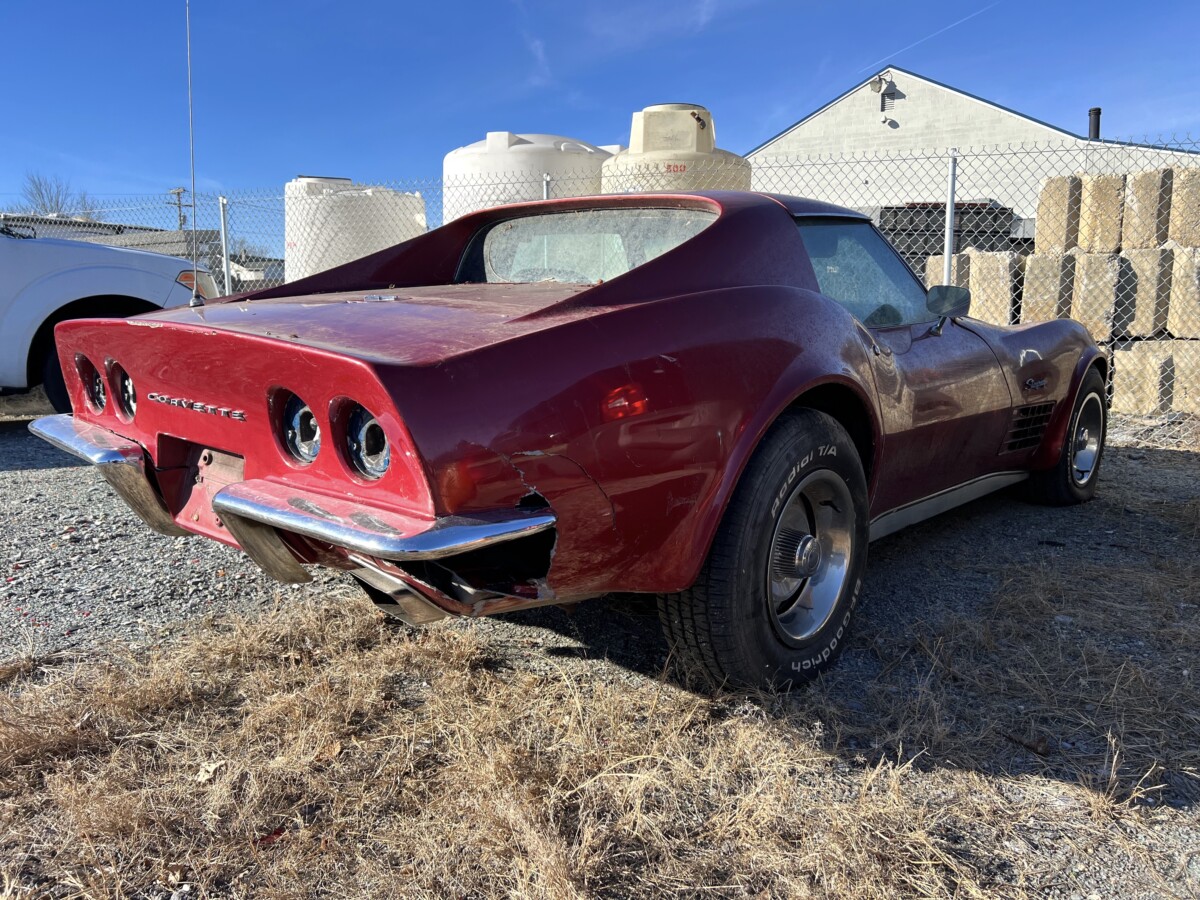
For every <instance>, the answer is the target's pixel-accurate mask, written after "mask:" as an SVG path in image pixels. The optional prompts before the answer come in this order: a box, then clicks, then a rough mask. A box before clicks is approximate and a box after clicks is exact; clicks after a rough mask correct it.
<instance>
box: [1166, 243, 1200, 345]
mask: <svg viewBox="0 0 1200 900" xmlns="http://www.w3.org/2000/svg"><path fill="white" fill-rule="evenodd" d="M1172 255H1173V257H1174V259H1173V264H1172V266H1171V295H1170V301H1169V303H1168V306H1167V330H1168V331H1169V332H1171V336H1172V337H1177V338H1200V250H1197V249H1196V248H1194V247H1175V248H1174V252H1173V254H1172Z"/></svg>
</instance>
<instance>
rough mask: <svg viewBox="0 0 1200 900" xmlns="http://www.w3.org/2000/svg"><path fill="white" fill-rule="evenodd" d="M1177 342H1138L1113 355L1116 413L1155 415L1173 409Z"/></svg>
mask: <svg viewBox="0 0 1200 900" xmlns="http://www.w3.org/2000/svg"><path fill="white" fill-rule="evenodd" d="M1174 343H1177V342H1176V341H1138V342H1136V343H1133V344H1129V345H1128V346H1126V347H1122V348H1119V349H1117V350H1115V351H1114V352H1113V355H1112V366H1113V396H1112V411H1113V412H1114V413H1123V414H1125V415H1134V416H1154V415H1161V414H1163V413H1165V412H1168V411H1169V410H1170V408H1171V401H1172V392H1173V391H1174V388H1175V361H1174V358H1173V353H1172V349H1173V348H1172V347H1171V345H1172V344H1174Z"/></svg>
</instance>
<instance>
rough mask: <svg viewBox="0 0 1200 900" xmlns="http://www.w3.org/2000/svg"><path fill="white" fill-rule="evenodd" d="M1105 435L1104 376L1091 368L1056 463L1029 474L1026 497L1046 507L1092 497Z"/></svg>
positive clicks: (1081, 389)
mask: <svg viewBox="0 0 1200 900" xmlns="http://www.w3.org/2000/svg"><path fill="white" fill-rule="evenodd" d="M1107 435H1108V406H1107V405H1106V404H1105V402H1104V379H1103V378H1102V377H1101V375H1100V373H1099V372H1098V371H1096V369H1094V368H1092V369H1089V370H1088V373H1087V374H1086V375H1084V376H1083V383H1082V384H1080V386H1079V393H1078V394H1076V396H1075V405H1074V407H1072V409H1071V418H1070V421H1069V422H1068V424H1067V437H1066V440H1065V441H1063V448H1062V453H1061V454H1060V455H1059V458H1058V462H1057V463H1055V464H1054V467H1053V468H1051V469H1046V470H1045V471H1044V472H1034V473H1032V474H1031V475H1030V477H1029V489H1028V495H1029V498H1030V499H1031V500H1033V501H1034V502H1035V503H1045V504H1047V505H1049V506H1070V505H1072V504H1075V503H1086V502H1087V501H1088V500H1091V499H1092V497H1094V496H1095V495H1096V482H1097V481H1098V480H1099V478H1100V462H1101V459H1102V458H1103V456H1104V438H1105V437H1106V436H1107Z"/></svg>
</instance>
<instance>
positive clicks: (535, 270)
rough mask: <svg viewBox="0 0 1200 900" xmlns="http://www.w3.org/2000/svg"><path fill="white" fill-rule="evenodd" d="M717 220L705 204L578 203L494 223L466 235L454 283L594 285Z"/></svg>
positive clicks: (688, 237)
mask: <svg viewBox="0 0 1200 900" xmlns="http://www.w3.org/2000/svg"><path fill="white" fill-rule="evenodd" d="M716 218H717V214H716V212H714V211H712V210H706V209H647V208H637V207H627V208H622V209H578V210H570V211H567V212H556V213H543V214H541V215H533V216H522V217H520V218H516V219H507V220H505V221H503V222H496V223H495V224H493V225H490V226H488V227H487V228H485V229H483V230H482V231H480V233H479V234H477V235H475V237H474V238H473V239H472V240H471V244H470V246H468V247H467V252H466V253H465V254H463V259H462V262H461V264H460V265H459V269H458V277H457V278H456V279H455V280H456V281H457V282H459V283H460V284H461V283H480V282H486V283H489V284H530V283H535V282H540V281H558V282H562V283H564V284H599V283H600V282H602V281H609V280H610V279H613V278H616V277H617V276H618V275H624V274H625V273H626V272H628V271H629V270H630V269H636V268H637V267H638V266H641V265H645V264H646V263H648V262H649V261H650V260H652V259H654V258H655V257H657V256H662V255H663V254H664V253H666V252H667V251H669V250H674V249H675V248H676V247H678V246H679V245H680V244H682V243H684V241H687V240H690V239H691V238H693V237H695V236H696V235H697V234H699V233H700V232H701V231H703V230H704V229H705V228H707V227H708V226H709V225H711V224H712V223H713V222H714V221H715V220H716Z"/></svg>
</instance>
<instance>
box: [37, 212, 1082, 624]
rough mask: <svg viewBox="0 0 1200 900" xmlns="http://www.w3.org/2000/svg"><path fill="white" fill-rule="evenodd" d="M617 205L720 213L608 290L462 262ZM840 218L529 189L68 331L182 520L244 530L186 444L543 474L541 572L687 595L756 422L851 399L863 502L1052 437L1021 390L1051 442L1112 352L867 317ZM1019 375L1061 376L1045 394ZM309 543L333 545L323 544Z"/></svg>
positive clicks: (313, 484)
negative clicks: (514, 277)
mask: <svg viewBox="0 0 1200 900" xmlns="http://www.w3.org/2000/svg"><path fill="white" fill-rule="evenodd" d="M614 205H617V206H646V205H649V206H658V207H661V206H701V207H709V208H712V209H714V210H717V211H719V217H718V218H717V220H716V221H715V222H714V224H713V225H712V226H710V227H709V228H708V229H706V230H705V231H703V232H701V233H700V234H699V235H698V236H696V237H695V238H693V239H692V240H691V241H689V242H687V243H685V244H683V245H682V246H681V247H679V248H678V249H677V250H675V251H672V252H670V253H667V254H665V255H663V256H661V257H659V258H657V259H655V260H653V261H651V262H650V263H647V264H646V265H644V266H642V267H640V268H637V269H635V270H633V271H632V272H630V273H628V274H627V275H624V276H621V277H619V278H615V279H613V280H611V281H609V282H607V283H604V284H601V285H598V286H595V287H592V288H583V287H580V286H575V285H560V284H530V285H499V284H494V285H478V284H461V285H455V284H452V282H453V280H454V277H455V272H456V268H457V265H458V261H459V259H460V257H461V254H462V251H463V249H464V247H465V245H466V243H467V241H469V239H470V238H471V237H472V236H473V235H474V234H475V233H476V232H477V231H478V229H479V228H481V227H482V226H484V225H486V224H488V223H490V222H492V221H495V220H497V219H501V218H504V217H508V216H511V215H513V213H514V211H515V210H522V211H524V210H530V209H549V210H561V209H572V208H592V207H600V206H614ZM838 214H840V215H845V216H854V217H860V216H859V215H858V214H857V213H853V212H850V211H848V210H838V209H837V208H836V207H829V206H827V205H825V204H819V203H815V202H813V201H804V200H797V199H795V198H785V197H774V196H768V195H759V194H742V193H711V194H703V195H635V196H611V197H598V198H580V199H569V200H559V201H548V202H545V203H538V204H525V205H522V206H519V207H507V208H500V209H494V210H488V211H484V212H480V213H476V214H473V215H470V216H467V217H464V218H462V219H459V220H457V221H455V222H452V223H450V224H448V225H446V226H444V227H442V228H440V229H437V230H435V231H432V232H430V233H428V234H425V235H422V236H420V237H418V238H416V239H414V240H411V241H408V242H406V243H404V244H401V245H399V246H397V247H394V248H391V249H388V250H384V251H382V252H380V253H376V254H374V255H372V256H369V257H366V258H364V259H362V260H359V261H357V262H354V263H350V264H348V265H345V266H342V267H340V268H338V269H334V270H331V271H329V272H325V273H321V274H319V275H315V276H312V277H311V278H308V279H304V280H303V281H299V282H294V283H292V284H289V285H285V286H283V287H279V288H273V289H270V290H266V291H261V292H259V293H256V294H249V295H242V296H241V297H239V298H231V299H229V300H227V301H224V302H217V303H210V304H208V305H207V306H204V307H201V308H196V309H177V310H173V311H170V312H163V313H155V314H152V315H149V316H143V317H140V318H138V319H134V320H128V321H125V320H84V321H72V322H66V323H63V324H61V325H59V326H58V328H57V330H56V337H57V340H58V345H59V351H60V356H61V358H62V361H63V367H64V371H66V372H67V373H68V384H69V388H70V391H71V394H72V400H73V402H74V405H75V408H76V410H77V411H78V413H77V414H78V415H79V416H81V417H82V418H84V419H86V420H88V421H91V422H95V423H97V424H102V425H104V426H105V427H108V428H111V429H112V430H113V431H115V432H117V433H119V434H121V435H124V436H126V437H128V438H131V439H134V440H137V441H138V442H139V443H141V444H142V445H143V446H144V447H145V448H146V450H147V452H148V453H149V455H150V458H151V460H152V462H153V463H154V466H155V467H156V469H157V479H158V482H159V484H160V486H162V488H163V491H164V493H165V495H166V496H167V498H168V502H169V503H172V502H174V504H175V505H173V506H172V507H171V508H172V509H173V510H178V512H179V514H178V515H177V516H176V519H177V521H178V522H179V524H180V525H182V526H183V527H185V528H189V529H191V530H194V531H197V532H200V533H203V534H206V535H208V536H210V537H213V538H216V539H218V540H221V541H224V542H226V543H231V544H232V543H235V542H234V541H233V539H232V537H231V536H230V535H229V534H228V533H227V532H225V531H224V530H223V528H222V526H221V525H220V524H219V523H217V522H215V521H212V520H211V519H210V518H209V517H206V516H203V515H199V516H197V517H196V519H195V520H193V519H192V518H191V516H195V515H196V504H195V503H191V504H190V505H189V503H188V502H187V501H186V499H185V500H184V501H182V502H181V501H172V499H171V498H172V497H176V496H184V494H187V491H186V490H185V489H186V485H185V484H182V483H181V482H182V481H186V479H187V478H189V477H194V472H193V470H192V468H189V464H188V462H187V460H186V459H185V458H184V457H185V456H186V455H187V453H188V452H191V451H192V449H193V448H195V447H201V448H212V449H215V450H219V451H222V452H224V453H229V454H235V455H237V456H240V457H242V458H244V460H245V477H246V478H247V479H249V478H262V479H267V480H271V481H278V482H287V483H290V484H293V485H298V486H303V488H304V489H305V490H310V491H315V492H317V493H324V494H326V495H328V496H330V497H336V498H343V499H346V500H354V499H357V500H359V501H361V502H363V503H368V504H371V505H375V506H381V507H385V508H389V509H393V510H395V511H397V512H400V513H403V514H405V515H407V516H410V517H416V518H427V519H432V518H433V517H435V516H437V515H444V514H449V513H455V512H465V511H470V510H482V509H497V508H505V507H511V506H514V505H516V504H517V503H518V502H520V501H521V499H522V498H523V497H525V496H527V495H528V494H529V493H530V492H531V491H533V492H536V493H537V494H540V495H541V496H542V497H543V498H545V500H546V501H547V502H548V503H549V504H550V506H551V507H552V508H553V509H554V511H555V513H556V515H557V517H558V526H557V543H556V545H555V551H554V555H553V559H552V562H551V565H550V570H549V575H548V578H547V582H548V584H549V586H550V588H551V589H552V591H553V596H554V597H555V598H556V599H558V600H571V599H577V598H583V597H588V596H594V595H597V594H601V593H606V592H610V591H653V592H660V591H663V592H665V591H675V590H679V589H682V588H684V587H687V586H688V585H689V584H691V583H692V581H693V580H694V579H695V577H696V575H697V572H698V570H699V567H700V565H701V564H702V562H703V559H704V557H705V555H706V553H707V548H708V546H709V544H710V542H711V540H712V537H713V534H714V533H715V529H716V527H717V525H718V523H719V521H720V518H721V515H722V513H723V511H724V509H725V506H726V504H727V503H728V501H729V498H730V495H731V493H732V491H733V489H734V488H735V486H736V484H737V481H738V478H739V476H740V474H741V472H742V470H743V468H744V466H745V465H746V463H747V461H748V460H749V458H750V456H751V455H752V454H753V452H754V449H755V447H756V446H757V445H758V443H759V441H760V439H761V437H762V435H763V434H764V433H765V432H766V430H767V429H768V428H769V427H770V425H771V424H772V423H773V422H774V421H775V419H776V418H777V417H778V416H779V415H780V413H781V412H782V411H784V410H785V409H787V408H788V407H789V406H791V405H793V404H804V403H805V402H806V399H805V398H806V396H815V395H814V394H812V393H811V392H812V391H813V390H814V389H819V390H821V391H823V392H825V393H824V394H823V396H826V397H836V398H837V400H836V403H835V407H836V408H835V409H834V410H833V411H834V412H835V414H838V415H840V416H844V417H852V416H860V417H862V418H863V421H862V423H861V424H862V426H863V427H862V429H861V430H862V432H863V433H864V434H865V435H867V436H868V437H869V440H867V442H866V443H867V446H866V448H865V449H867V451H868V452H867V458H866V459H864V464H865V465H866V467H867V468H868V470H869V472H870V476H871V478H870V491H871V512H872V516H878V515H880V514H882V513H885V512H887V511H888V510H891V509H894V508H896V507H899V506H902V505H904V504H906V503H910V502H912V501H914V500H917V499H920V498H921V497H924V496H927V495H929V494H931V493H934V492H936V491H938V490H941V489H943V488H946V487H950V486H952V485H954V484H957V483H960V482H962V481H966V480H969V479H971V478H975V477H978V476H980V475H983V474H987V473H990V472H997V471H1008V470H1013V469H1021V468H1029V467H1045V466H1048V465H1050V464H1051V463H1052V462H1053V460H1054V459H1055V458H1056V457H1055V451H1054V450H1052V449H1051V448H1049V447H1044V448H1043V449H1042V450H1040V451H1038V450H1034V449H1030V450H1024V451H1019V452H1016V453H1002V452H1001V451H1002V445H1003V441H1004V438H1005V434H1006V432H1007V429H1008V427H1009V424H1010V420H1011V416H1012V408H1013V406H1014V405H1015V406H1020V405H1023V404H1026V403H1035V402H1049V401H1051V400H1053V401H1055V402H1057V404H1058V405H1057V408H1056V413H1055V419H1054V420H1053V422H1052V424H1051V429H1050V432H1049V434H1048V438H1047V444H1049V443H1051V442H1053V441H1058V445H1059V446H1061V440H1062V432H1063V429H1065V427H1066V424H1065V416H1066V413H1067V410H1068V408H1069V406H1070V400H1071V398H1072V397H1073V391H1074V390H1075V388H1076V386H1077V384H1078V382H1079V379H1080V378H1081V377H1082V372H1083V370H1084V369H1086V367H1087V366H1088V365H1090V364H1092V363H1093V361H1094V359H1095V356H1096V353H1097V351H1096V348H1095V344H1094V343H1093V342H1092V341H1091V339H1090V337H1088V336H1087V333H1086V331H1084V330H1083V328H1082V327H1081V326H1079V325H1077V324H1076V323H1073V322H1067V321H1060V322H1052V323H1047V324H1045V325H1036V326H1024V327H1019V328H997V327H994V326H989V325H985V324H983V323H980V322H976V321H974V320H970V319H964V320H958V321H954V322H951V323H948V324H947V326H946V328H945V329H944V331H943V333H942V334H941V335H933V334H931V333H930V328H929V325H928V324H926V325H914V326H904V327H902V328H891V329H876V330H873V331H869V330H867V329H865V328H864V327H863V326H861V325H860V324H858V323H857V322H856V321H855V320H854V319H853V318H852V317H851V316H850V315H849V314H848V313H847V312H846V311H845V310H843V309H842V308H841V307H840V306H838V305H837V304H835V303H833V302H832V301H830V300H828V299H827V298H825V297H823V296H821V295H820V294H819V293H818V291H817V285H816V280H815V278H814V276H813V272H812V268H811V265H810V263H809V261H808V257H807V255H806V253H805V251H804V247H803V244H802V242H801V239H800V236H799V234H798V232H797V229H796V227H795V223H794V220H793V217H794V216H797V215H838ZM860 218H861V217H860ZM378 295H383V296H384V297H388V298H391V297H394V298H395V299H382V300H381V299H378ZM77 354H83V355H85V356H86V357H87V358H89V359H90V360H92V361H93V362H94V363H95V364H97V365H108V364H109V361H116V362H118V363H119V364H120V365H121V366H123V367H124V368H125V370H126V371H128V372H129V373H130V375H131V376H132V377H133V379H134V381H135V383H136V385H137V387H138V393H139V398H141V399H140V400H139V406H138V411H137V416H136V418H135V420H134V421H132V422H125V421H122V420H121V419H120V418H119V417H118V416H117V415H116V413H115V411H114V406H115V404H112V403H110V404H109V407H108V409H107V410H106V411H105V412H103V413H96V412H95V411H93V410H91V409H90V408H89V407H88V406H87V404H86V401H85V398H84V394H83V387H82V383H81V380H80V378H79V377H78V375H77V374H76V367H75V359H76V355H77ZM1029 379H1034V380H1038V379H1045V380H1046V385H1045V387H1044V388H1042V389H1040V390H1038V391H1030V390H1028V389H1026V388H1025V387H1024V385H1025V382H1026V381H1027V380H1029ZM282 389H286V390H289V391H292V392H294V393H296V394H298V395H299V396H301V397H302V398H303V399H304V400H305V401H306V402H307V403H308V404H309V405H310V406H311V407H312V408H313V409H314V410H316V411H317V413H318V416H319V417H321V426H322V430H323V433H324V434H326V435H327V438H328V439H329V440H331V441H332V440H336V439H337V437H338V434H339V422H340V418H339V417H340V411H341V409H342V408H343V404H344V403H345V401H346V400H348V399H352V400H354V401H357V402H359V403H362V404H363V405H365V406H366V407H367V408H368V409H369V410H370V411H371V412H372V413H374V414H375V415H376V416H377V417H378V418H379V419H380V421H381V422H382V423H383V426H384V428H385V430H386V431H387V433H388V435H389V438H390V439H391V441H392V443H393V448H394V449H393V464H392V466H391V469H390V470H389V471H388V473H387V474H386V475H385V476H384V477H383V478H382V479H380V480H379V481H377V482H370V481H366V480H364V479H362V478H360V477H358V476H357V475H355V474H354V473H353V472H352V471H351V470H350V469H349V468H348V467H347V465H346V464H345V463H344V462H342V459H341V456H340V455H339V454H338V453H336V452H328V453H327V452H322V454H321V455H320V456H319V458H318V459H317V461H316V462H314V463H313V464H312V465H311V466H300V465H298V464H296V463H295V462H294V461H292V460H291V459H290V458H289V457H288V456H287V455H286V453H285V452H284V451H283V449H282V448H281V446H280V444H279V442H278V439H277V437H276V434H277V432H278V429H277V428H276V426H275V424H274V421H275V417H277V416H278V415H279V405H280V404H279V403H278V401H277V394H278V391H280V390H282ZM150 392H158V393H162V394H165V395H167V396H172V397H184V398H188V399H193V400H195V401H198V402H200V403H202V404H217V405H220V406H223V407H228V408H236V409H239V410H244V411H245V413H246V421H244V422H239V421H232V420H230V419H228V418H224V417H221V416H219V415H209V414H205V413H201V412H196V411H194V410H189V409H181V408H178V407H174V406H168V405H165V404H158V403H154V402H150V401H149V400H147V399H145V398H146V397H147V396H148V394H149V393H150ZM614 392H617V393H616V396H629V397H634V398H637V405H638V414H636V415H624V416H613V415H610V414H609V412H608V409H607V407H606V404H607V403H608V402H609V401H610V399H611V398H612V397H613V396H614ZM831 392H837V393H831ZM643 400H644V403H643ZM826 406H828V404H826ZM181 492H182V493H181ZM188 496H190V495H188ZM302 555H304V556H305V558H306V559H308V560H310V561H311V560H318V559H319V560H320V561H322V562H329V560H330V558H331V557H330V554H329V552H328V548H318V547H311V548H309V549H307V550H306V551H304V553H303V554H302ZM334 558H335V559H336V555H335V556H334ZM525 602H526V601H523V600H520V599H513V598H507V599H505V600H504V601H503V602H502V603H500V604H497V605H496V606H494V607H489V608H488V610H487V611H494V610H495V609H499V608H513V607H514V606H519V605H522V604H524V603H525ZM529 602H533V601H529ZM457 611H462V610H457Z"/></svg>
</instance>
